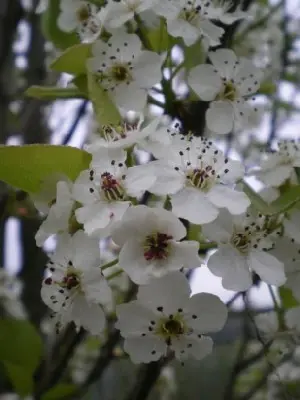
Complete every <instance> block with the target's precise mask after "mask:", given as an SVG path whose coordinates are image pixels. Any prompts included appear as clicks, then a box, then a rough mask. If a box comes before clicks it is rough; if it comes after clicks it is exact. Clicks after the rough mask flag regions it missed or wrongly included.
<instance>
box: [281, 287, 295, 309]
mask: <svg viewBox="0 0 300 400" xmlns="http://www.w3.org/2000/svg"><path fill="white" fill-rule="evenodd" d="M279 296H280V300H281V304H282V307H283V309H284V310H288V309H289V308H293V307H297V306H299V303H298V301H297V300H296V299H295V297H294V296H293V293H292V291H291V289H288V288H286V287H284V286H281V287H280V288H279Z"/></svg>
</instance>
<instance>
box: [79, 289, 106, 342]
mask: <svg viewBox="0 0 300 400" xmlns="http://www.w3.org/2000/svg"><path fill="white" fill-rule="evenodd" d="M77 297H78V298H76V301H74V305H73V307H72V319H73V321H74V322H75V324H76V325H77V326H83V327H84V328H85V329H86V330H87V331H89V332H90V333H91V334H92V335H99V334H100V333H101V332H103V331H104V329H105V326H106V319H105V315H104V312H103V310H102V308H101V307H100V306H99V305H98V304H90V303H87V302H86V301H85V299H83V298H82V297H81V298H80V296H77Z"/></svg>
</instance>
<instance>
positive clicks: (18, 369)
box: [0, 319, 42, 395]
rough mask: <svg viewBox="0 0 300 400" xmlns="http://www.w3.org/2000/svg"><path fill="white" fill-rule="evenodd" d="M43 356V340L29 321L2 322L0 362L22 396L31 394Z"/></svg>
mask: <svg viewBox="0 0 300 400" xmlns="http://www.w3.org/2000/svg"><path fill="white" fill-rule="evenodd" d="M41 356H42V340H41V338H40V336H39V334H38V333H37V331H36V330H35V328H34V327H33V325H31V324H30V323H29V322H28V321H24V320H13V319H2V320H0V362H1V363H2V364H3V366H4V368H5V370H6V373H7V375H8V377H9V378H10V380H11V382H12V384H13V386H14V388H15V389H16V391H17V392H18V393H19V394H20V395H26V394H29V393H30V392H31V391H32V386H33V374H34V372H35V370H36V368H37V367H38V365H39V363H40V360H41Z"/></svg>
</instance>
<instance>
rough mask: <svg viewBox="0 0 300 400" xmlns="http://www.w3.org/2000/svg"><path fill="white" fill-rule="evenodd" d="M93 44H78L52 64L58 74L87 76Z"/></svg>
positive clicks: (51, 66)
mask: <svg viewBox="0 0 300 400" xmlns="http://www.w3.org/2000/svg"><path fill="white" fill-rule="evenodd" d="M90 51H91V44H88V43H81V44H76V45H75V46H72V47H70V48H68V49H67V50H65V51H64V52H63V53H62V54H61V55H60V56H59V57H58V58H57V59H56V60H54V61H53V62H52V63H51V64H50V68H51V69H53V70H54V71H57V72H67V73H68V74H72V75H81V74H86V60H87V59H88V57H89V56H90Z"/></svg>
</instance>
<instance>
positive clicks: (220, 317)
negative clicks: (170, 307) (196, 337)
mask: <svg viewBox="0 0 300 400" xmlns="http://www.w3.org/2000/svg"><path fill="white" fill-rule="evenodd" d="M186 312H188V319H187V320H188V324H189V326H191V327H192V328H193V329H194V330H195V331H196V332H198V333H207V332H217V331H220V330H221V329H222V328H223V326H224V325H225V322H226V320H227V308H226V306H225V305H224V304H223V303H222V301H221V300H220V299H219V297H217V296H215V295H213V294H210V293H197V294H195V295H194V296H192V297H191V298H190V300H189V302H188V304H187V306H186V309H184V313H186Z"/></svg>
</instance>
